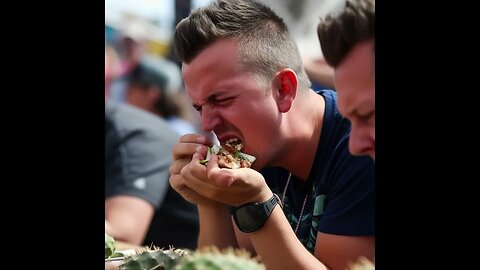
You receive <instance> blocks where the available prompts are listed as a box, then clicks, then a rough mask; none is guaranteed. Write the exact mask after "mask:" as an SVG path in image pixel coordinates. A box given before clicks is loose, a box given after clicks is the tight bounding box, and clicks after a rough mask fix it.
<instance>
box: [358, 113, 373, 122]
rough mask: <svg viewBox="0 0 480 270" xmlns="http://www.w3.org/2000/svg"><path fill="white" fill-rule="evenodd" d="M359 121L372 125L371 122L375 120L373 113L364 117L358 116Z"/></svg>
mask: <svg viewBox="0 0 480 270" xmlns="http://www.w3.org/2000/svg"><path fill="white" fill-rule="evenodd" d="M359 119H360V121H361V122H362V123H364V124H369V123H372V122H371V121H372V120H375V111H374V110H373V111H371V112H369V113H367V114H365V115H360V116H359Z"/></svg>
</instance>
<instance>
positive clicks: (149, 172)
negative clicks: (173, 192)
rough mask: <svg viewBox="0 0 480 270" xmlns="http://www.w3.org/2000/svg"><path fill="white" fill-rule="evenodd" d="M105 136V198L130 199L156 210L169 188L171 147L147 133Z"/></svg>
mask: <svg viewBox="0 0 480 270" xmlns="http://www.w3.org/2000/svg"><path fill="white" fill-rule="evenodd" d="M107 136H109V138H108V139H107V140H106V153H105V154H106V155H107V156H106V161H105V185H106V186H105V197H110V196H115V195H130V196H134V197H138V198H141V199H144V200H146V201H148V202H149V203H151V204H152V205H153V206H154V207H158V206H159V205H160V204H161V202H162V201H163V198H164V197H165V193H166V191H167V189H168V185H169V182H168V177H169V174H168V168H169V165H170V164H171V154H170V153H171V146H170V145H169V144H168V143H166V142H164V140H162V137H160V136H157V134H156V133H155V132H151V131H150V130H148V129H134V130H129V131H128V132H123V133H122V132H119V131H118V130H117V131H115V130H112V131H111V132H110V134H108V135H107Z"/></svg>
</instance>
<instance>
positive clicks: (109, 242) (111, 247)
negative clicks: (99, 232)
mask: <svg viewBox="0 0 480 270" xmlns="http://www.w3.org/2000/svg"><path fill="white" fill-rule="evenodd" d="M113 252H115V240H114V239H113V237H111V236H110V235H108V234H107V233H105V259H106V258H108V257H110V256H111V255H112V254H113Z"/></svg>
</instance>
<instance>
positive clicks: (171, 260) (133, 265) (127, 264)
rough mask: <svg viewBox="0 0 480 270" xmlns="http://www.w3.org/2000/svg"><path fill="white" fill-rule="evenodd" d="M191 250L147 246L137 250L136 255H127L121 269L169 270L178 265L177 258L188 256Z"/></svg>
mask: <svg viewBox="0 0 480 270" xmlns="http://www.w3.org/2000/svg"><path fill="white" fill-rule="evenodd" d="M189 252H190V251H188V250H184V249H175V248H170V249H168V250H164V249H160V248H157V247H153V248H149V247H145V248H143V249H141V250H137V251H136V253H137V254H135V255H131V256H127V257H126V258H125V261H124V262H123V263H122V264H121V265H120V266H119V269H121V270H137V269H138V270H168V269H171V268H172V267H173V266H175V265H176V263H177V260H179V259H180V258H181V257H183V256H186V255H187V254H188V253H189Z"/></svg>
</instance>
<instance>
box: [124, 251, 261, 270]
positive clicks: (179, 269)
mask: <svg viewBox="0 0 480 270" xmlns="http://www.w3.org/2000/svg"><path fill="white" fill-rule="evenodd" d="M119 269H122V270H137V269H142V270H265V266H264V265H263V264H261V263H260V262H259V261H258V259H256V258H252V257H251V256H250V253H248V252H247V251H246V250H239V249H232V248H230V249H225V250H223V251H220V250H218V249H217V248H215V247H206V248H203V249H201V250H197V251H194V252H192V251H189V250H183V249H174V248H170V249H168V250H163V249H158V248H154V249H149V248H145V249H144V250H143V251H137V254H136V255H132V256H129V257H127V258H126V259H125V262H124V263H123V264H121V265H120V266H119Z"/></svg>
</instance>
